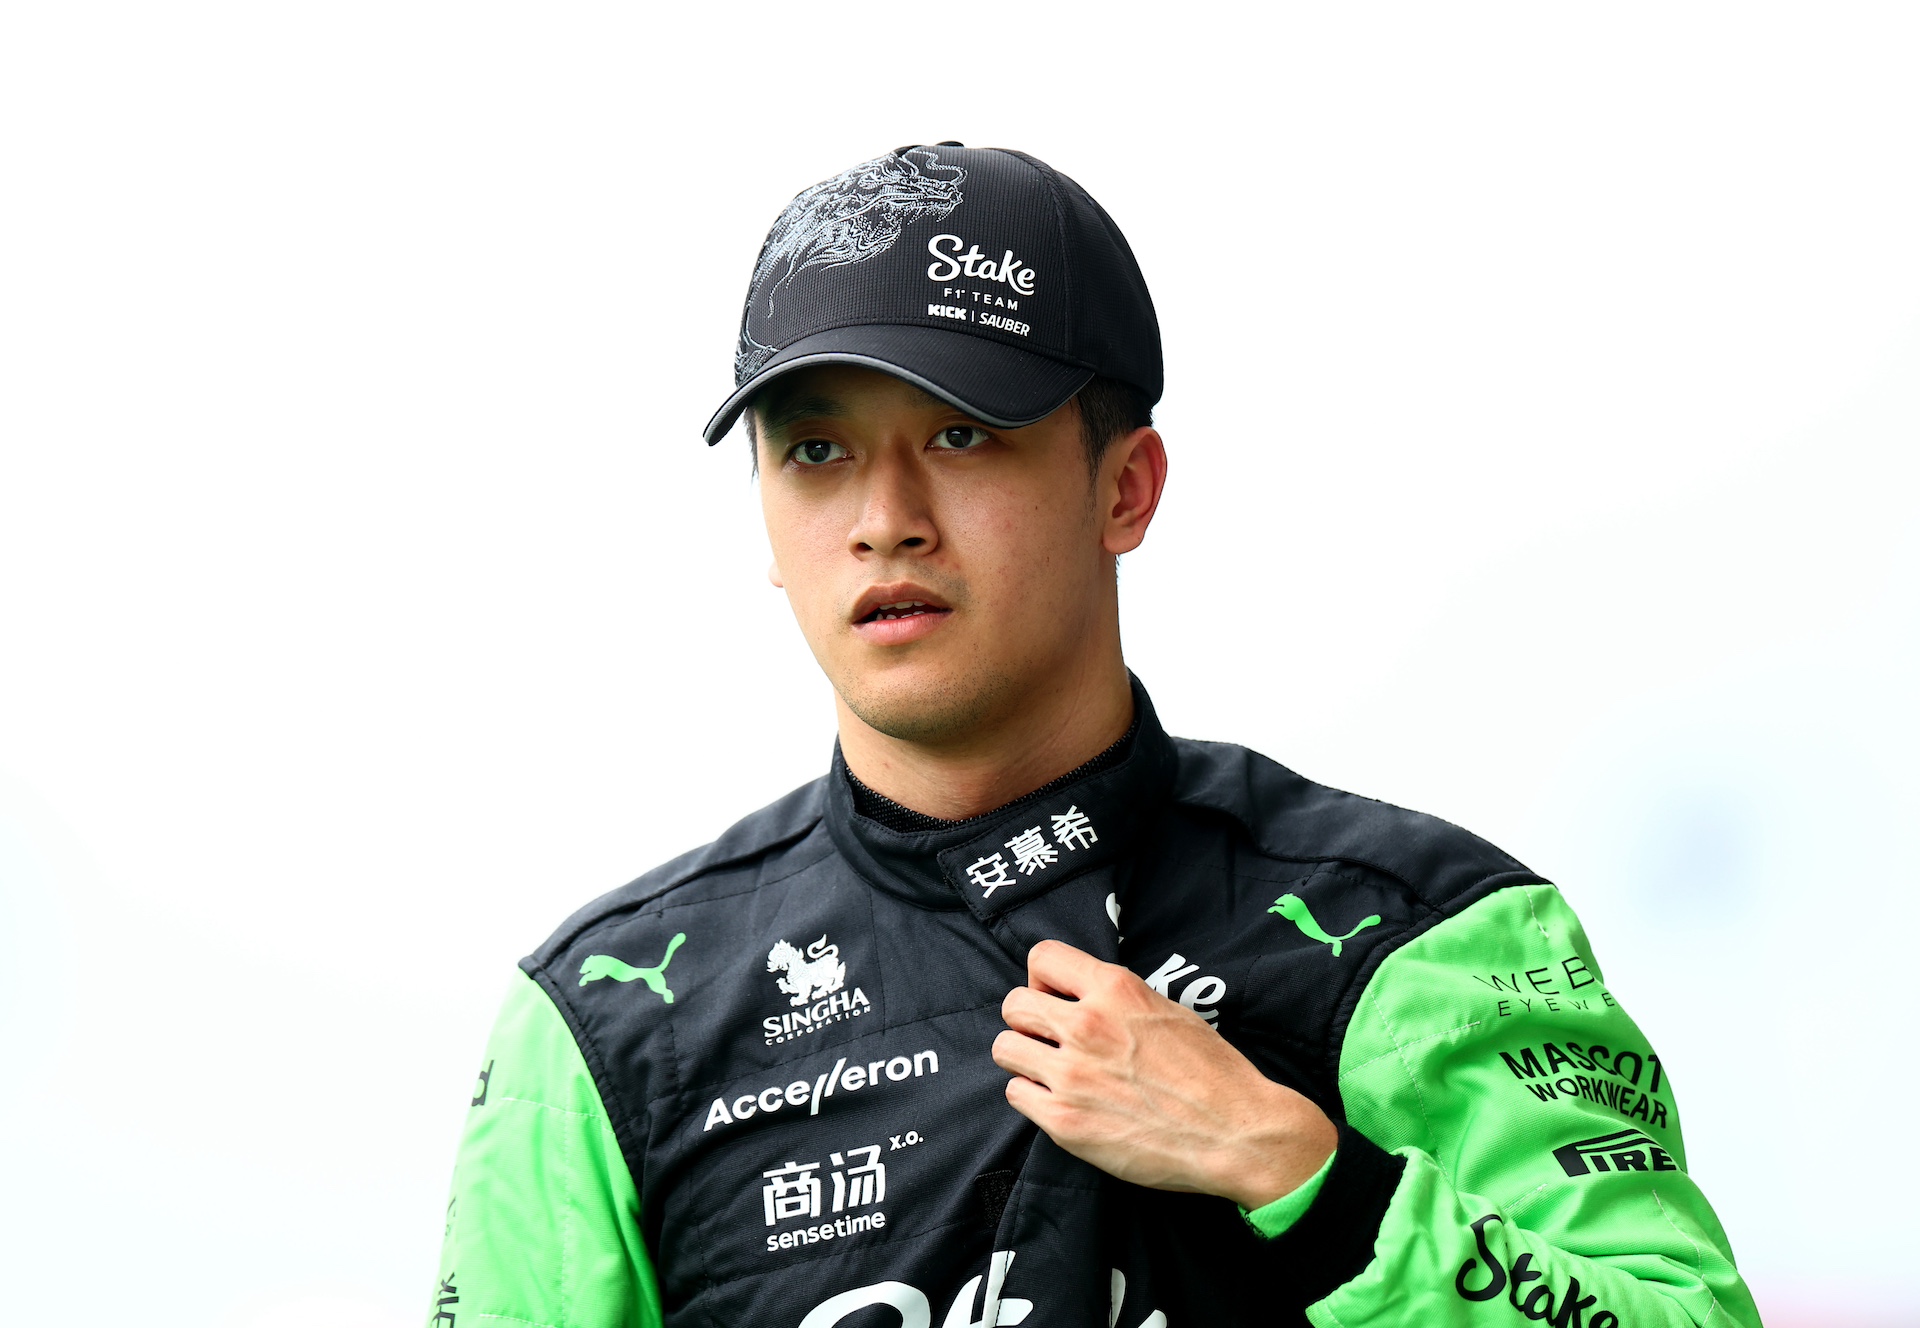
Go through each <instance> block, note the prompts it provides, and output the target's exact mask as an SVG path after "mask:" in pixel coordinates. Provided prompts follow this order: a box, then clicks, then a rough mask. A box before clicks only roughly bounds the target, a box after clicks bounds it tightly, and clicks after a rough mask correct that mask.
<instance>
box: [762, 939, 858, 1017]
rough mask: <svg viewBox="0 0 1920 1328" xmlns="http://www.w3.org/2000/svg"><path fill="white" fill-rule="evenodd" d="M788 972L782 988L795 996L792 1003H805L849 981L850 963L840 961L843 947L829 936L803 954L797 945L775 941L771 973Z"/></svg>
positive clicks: (769, 961) (769, 966)
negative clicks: (848, 968) (831, 940)
mask: <svg viewBox="0 0 1920 1328" xmlns="http://www.w3.org/2000/svg"><path fill="white" fill-rule="evenodd" d="M783 971H784V972H785V973H786V976H785V977H783V978H781V979H780V990H781V991H784V992H786V993H787V994H788V995H789V996H791V997H792V998H793V999H792V1000H791V1001H790V1002H789V1004H792V1005H805V1004H807V1003H808V1002H809V1001H813V1000H817V999H819V998H820V997H822V996H828V995H831V994H832V993H834V992H836V991H839V990H840V988H842V987H844V986H845V985H846V983H847V966H846V965H845V964H844V963H842V962H841V961H840V947H839V946H837V945H828V944H827V938H826V937H825V936H822V937H821V938H820V939H819V940H817V941H815V942H813V944H811V945H809V946H808V947H807V952H806V953H805V954H804V955H803V954H801V953H800V950H799V948H798V947H797V946H795V945H793V944H791V943H790V942H787V941H776V942H774V946H773V949H771V950H769V951H767V972H769V973H779V972H783Z"/></svg>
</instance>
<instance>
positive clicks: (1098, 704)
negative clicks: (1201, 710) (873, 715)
mask: <svg viewBox="0 0 1920 1328" xmlns="http://www.w3.org/2000/svg"><path fill="white" fill-rule="evenodd" d="M835 705H836V707H837V708H838V711H839V716H840V754H841V755H842V756H843V757H844V758H845V760H846V762H847V768H848V769H849V770H851V771H853V773H854V776H855V778H857V779H858V780H859V781H860V782H861V783H862V784H865V785H866V786H867V787H868V788H870V789H872V790H873V791H874V792H876V793H879V794H882V795H883V796H885V797H888V798H891V799H892V800H893V801H895V802H897V803H899V804H900V805H901V806H902V807H910V808H912V809H913V810H914V811H917V812H921V813H923V814H925V815H927V816H933V817H937V818H939V819H940V820H943V821H962V820H965V819H966V818H968V817H970V816H978V815H980V814H981V813H983V812H990V811H992V810H994V808H996V807H1004V806H1005V805H1006V804H1007V803H1009V802H1012V801H1014V800H1015V799H1016V798H1019V797H1021V796H1023V795H1025V794H1027V793H1031V792H1032V791H1033V790H1034V789H1037V788H1039V787H1040V786H1041V785H1043V784H1046V783H1048V782H1049V781H1051V780H1054V779H1057V778H1059V777H1060V776H1061V775H1064V774H1066V773H1067V772H1068V771H1069V770H1072V769H1074V768H1075V767H1076V766H1080V765H1084V764H1085V763H1086V762H1088V761H1090V760H1092V759H1093V758H1094V757H1096V756H1098V755H1099V754H1100V753H1101V752H1103V751H1105V750H1106V749H1107V748H1109V747H1111V746H1112V745H1113V744H1114V743H1116V742H1118V741H1119V740H1120V739H1121V738H1122V737H1123V736H1125V734H1126V731H1127V726H1128V725H1129V724H1131V723H1132V722H1133V689H1132V687H1131V685H1130V684H1129V682H1128V679H1127V669H1126V665H1125V664H1124V663H1123V662H1121V659H1120V656H1119V652H1118V651H1117V650H1116V651H1115V652H1114V653H1113V656H1112V658H1111V660H1110V661H1105V662H1103V663H1101V664H1100V665H1098V666H1091V667H1087V668H1085V669H1082V670H1079V671H1077V672H1074V673H1071V674H1069V676H1067V677H1065V678H1063V679H1061V680H1060V681H1059V682H1058V683H1056V684H1053V685H1047V686H1039V687H1035V688H1033V689H1031V690H1029V691H1027V692H1025V693H1024V694H1023V695H1022V697H1021V699H1020V701H1019V702H1018V703H1017V704H1016V705H1015V706H1014V707H1012V708H1011V709H1010V710H1009V711H1008V713H1005V714H997V715H995V716H993V717H992V718H991V719H990V720H988V721H987V722H985V723H983V724H980V725H977V726H975V727H974V728H972V729H971V730H969V731H968V732H967V734H966V735H965V736H964V737H962V738H960V739H957V740H955V741H952V742H943V743H939V744H930V743H918V742H908V741H905V740H902V739H899V738H893V737H889V736H888V735H886V734H884V733H881V732H880V731H879V730H878V729H874V728H871V727H869V726H868V725H867V724H866V723H865V722H863V721H862V720H861V719H860V718H859V717H858V716H857V715H855V714H854V713H853V712H852V711H851V710H849V709H848V708H847V705H846V703H845V702H844V701H841V700H839V699H838V698H837V697H836V698H835Z"/></svg>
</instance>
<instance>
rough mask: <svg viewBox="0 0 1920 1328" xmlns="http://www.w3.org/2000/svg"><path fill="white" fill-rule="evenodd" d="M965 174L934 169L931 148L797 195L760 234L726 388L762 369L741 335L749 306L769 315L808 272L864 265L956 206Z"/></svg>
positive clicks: (765, 352)
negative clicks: (762, 305)
mask: <svg viewBox="0 0 1920 1328" xmlns="http://www.w3.org/2000/svg"><path fill="white" fill-rule="evenodd" d="M966 178H967V173H966V171H965V170H964V169H962V168H961V167H959V166H948V165H944V164H942V163H941V161H940V158H939V156H938V155H937V154H936V153H935V152H934V151H933V149H931V148H908V149H907V150H906V151H905V152H901V153H889V154H888V155H887V156H884V157H875V158H874V159H873V160H872V161H863V162H861V163H860V164H859V165H858V166H854V167H852V168H850V169H848V170H844V171H842V172H840V174H838V175H836V176H834V177H833V178H832V179H830V180H822V181H821V182H820V183H819V184H816V185H814V186H813V187H812V188H811V189H805V190H802V191H801V192H800V194H799V195H798V196H796V197H795V198H794V200H793V201H792V202H791V203H789V204H787V208H786V211H784V212H782V213H781V214H780V219H779V220H778V221H776V222H774V223H773V229H772V230H771V231H768V232H767V243H766V245H765V247H764V248H762V249H761V250H760V262H759V264H758V265H757V266H755V268H754V269H753V287H752V290H751V293H750V294H749V295H748V296H747V310H746V314H745V316H744V317H742V318H741V320H740V349H739V350H738V351H737V352H735V354H734V366H733V367H734V381H735V382H736V383H744V382H746V381H747V379H749V378H751V377H752V376H753V375H754V373H755V372H757V371H758V370H759V368H760V366H761V365H763V364H765V363H766V362H767V359H768V357H769V356H771V355H772V354H773V351H774V348H773V347H772V346H763V345H761V344H760V343H759V342H757V341H755V340H754V339H753V337H752V335H751V334H750V333H749V332H748V330H747V329H748V324H749V323H750V322H751V321H752V318H753V314H754V305H755V304H756V303H757V302H758V301H760V300H763V299H764V300H765V301H766V310H765V312H766V313H768V314H771V313H772V312H773V300H774V296H775V295H777V294H778V293H779V291H780V288H781V287H782V286H784V285H786V284H787V283H788V282H790V281H792V280H793V279H794V278H795V277H796V276H798V275H799V274H800V273H802V272H804V271H806V270H807V269H808V268H811V267H845V266H847V265H848V264H850V263H864V262H866V261H867V260H868V259H869V258H877V257H879V256H880V255H881V254H884V253H885V252H887V250H889V249H891V248H893V245H894V241H896V240H898V239H899V238H900V234H901V232H903V231H904V230H906V228H907V227H908V226H910V225H912V224H913V223H914V222H916V221H922V220H932V221H940V220H942V219H944V218H946V217H948V216H950V215H952V213H953V210H954V209H955V208H957V207H959V206H960V203H961V201H962V199H963V197H964V196H963V195H962V194H961V192H960V186H961V185H962V184H963V183H964V182H965V181H966Z"/></svg>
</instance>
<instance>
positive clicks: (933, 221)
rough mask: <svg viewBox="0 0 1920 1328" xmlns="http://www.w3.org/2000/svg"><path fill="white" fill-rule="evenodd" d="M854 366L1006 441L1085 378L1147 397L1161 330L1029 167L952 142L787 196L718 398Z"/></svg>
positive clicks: (1117, 243) (743, 399)
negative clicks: (795, 375)
mask: <svg viewBox="0 0 1920 1328" xmlns="http://www.w3.org/2000/svg"><path fill="white" fill-rule="evenodd" d="M814 364H860V365H866V366H867V367H869V368H874V369H879V370H882V371H884V372H886V373H890V374H892V375H894V376H895V377H897V378H903V379H905V380H906V381H908V382H910V383H914V384H916V385H918V386H919V387H921V388H923V389H925V390H926V391H928V392H931V393H932V394H933V395H934V396H936V397H939V398H940V399H941V400H943V401H948V402H951V403H952V404H953V405H954V406H956V407H958V408H959V409H961V410H963V411H965V412H966V413H967V414H969V415H971V416H973V417H974V418H975V419H978V420H980V421H981V422H983V423H985V424H991V425H995V426H997V427H1000V428H1017V427H1019V426H1020V425H1023V424H1032V423H1033V422H1034V421H1035V420H1039V419H1043V418H1045V417H1046V416H1047V415H1049V414H1051V413H1052V412H1053V411H1055V410H1057V409H1059V408H1060V407H1061V406H1062V405H1064V404H1066V402H1067V400H1068V398H1070V397H1072V396H1073V394H1074V393H1076V392H1078V391H1079V390H1080V389H1081V388H1082V387H1085V386H1086V384H1087V382H1088V380H1089V379H1091V378H1093V377H1094V376H1095V375H1099V376H1101V377H1105V378H1113V379H1118V380H1119V381H1120V382H1122V383H1125V384H1127V385H1128V386H1130V387H1132V388H1134V389H1135V390H1136V391H1138V392H1139V393H1140V394H1141V395H1142V397H1144V398H1145V400H1146V402H1147V404H1148V405H1152V404H1153V403H1154V402H1156V401H1158V400H1159V399H1160V391H1161V383H1162V377H1163V373H1162V368H1161V362H1160V324H1159V320H1158V319H1156V318H1155V317H1154V312H1153V298H1152V296H1150V295H1148V294H1147V283H1146V279H1145V278H1144V277H1142V276H1141V275H1140V265H1139V264H1138V263H1136V262H1135V261H1134V257H1133V250H1131V249H1129V248H1128V247H1127V241H1126V237H1125V236H1123V235H1121V234H1120V228H1119V227H1118V226H1116V225H1114V224H1113V219H1112V218H1111V217H1109V216H1108V215H1107V214H1106V211H1105V210H1104V209H1102V208H1101V206H1100V205H1099V204H1098V203H1096V202H1094V201H1093V198H1092V197H1091V196H1090V195H1089V194H1088V193H1087V191H1086V190H1084V189H1082V188H1081V187H1080V186H1079V185H1077V184H1075V183H1074V182H1073V181H1072V180H1070V179H1068V178H1067V177H1066V176H1064V175H1062V174H1060V172H1058V171H1056V170H1054V169H1053V168H1052V167H1051V166H1048V165H1047V164H1046V163H1045V162H1043V161H1039V160H1036V159H1035V158H1033V157H1029V156H1028V155H1027V154H1026V153H1024V152H1014V151H1012V150H1010V149H1007V148H968V147H963V146H961V145H960V144H958V143H936V144H934V145H932V146H930V147H928V146H911V147H904V148H896V149H895V150H894V151H892V152H889V153H888V154H887V155H886V156H884V157H875V158H874V159H873V160H872V161H866V162H862V163H860V164H859V165H858V166H855V167H852V168H851V169H849V170H845V171H842V172H841V173H840V174H838V175H836V176H834V177H833V178H832V179H830V180H822V181H821V182H820V183H819V184H816V185H814V186H813V187H812V188H811V189H806V190H803V191H802V192H801V193H800V194H799V195H798V196H797V197H796V198H795V199H794V200H793V202H791V203H789V204H787V208H786V211H784V212H782V213H781V214H780V219H779V220H778V221H776V222H774V223H773V229H772V230H771V231H769V232H768V233H767V242H766V244H765V245H764V246H762V247H761V250H760V261H759V263H757V264H756V265H755V266H754V269H753V284H752V285H751V287H749V289H748V291H747V304H746V308H745V310H743V311H742V313H741V317H740V345H739V349H738V350H737V351H736V352H735V354H734V363H733V382H734V391H733V395H731V396H729V397H728V398H727V399H726V402H725V404H723V405H722V406H721V407H720V409H719V410H718V411H717V412H716V413H715V414H714V417H713V418H712V419H711V420H710V421H708V422H707V428H706V439H707V442H708V444H709V445H711V444H713V443H717V442H719V441H720V440H721V439H722V438H724V437H725V436H726V435H727V432H728V431H729V430H730V429H732V428H733V424H734V421H735V420H737V419H739V417H740V413H741V412H742V411H743V410H745V409H746V407H747V404H748V403H749V402H750V401H751V400H752V399H753V395H754V393H756V392H758V391H759V390H760V389H761V388H763V387H765V386H766V385H767V384H768V383H770V382H772V381H773V380H774V379H776V378H778V377H780V376H781V375H782V374H786V373H791V372H792V371H794V370H796V369H801V368H805V367H806V366H808V365H814Z"/></svg>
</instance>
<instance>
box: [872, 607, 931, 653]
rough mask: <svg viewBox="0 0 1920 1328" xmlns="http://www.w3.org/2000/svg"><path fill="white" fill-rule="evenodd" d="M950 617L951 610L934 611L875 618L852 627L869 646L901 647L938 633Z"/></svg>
mask: <svg viewBox="0 0 1920 1328" xmlns="http://www.w3.org/2000/svg"><path fill="white" fill-rule="evenodd" d="M952 616H953V610H952V609H935V610H934V611H933V612H931V613H916V614H913V615H912V616H910V617H906V618H876V619H874V620H873V621H871V622H858V623H855V624H854V625H853V631H854V634H855V635H856V636H858V637H859V638H860V639H861V640H862V641H865V642H866V643H867V644H868V645H870V646H903V645H906V644H907V643H908V642H909V641H918V640H920V639H921V638H922V637H925V636H928V635H930V634H932V633H933V632H936V631H938V630H939V629H940V628H941V626H942V625H943V624H944V623H945V622H946V621H947V619H949V618H951V617H952Z"/></svg>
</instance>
